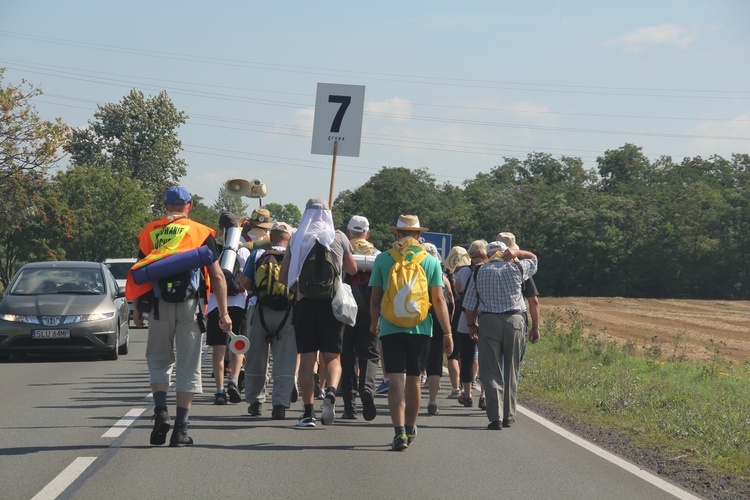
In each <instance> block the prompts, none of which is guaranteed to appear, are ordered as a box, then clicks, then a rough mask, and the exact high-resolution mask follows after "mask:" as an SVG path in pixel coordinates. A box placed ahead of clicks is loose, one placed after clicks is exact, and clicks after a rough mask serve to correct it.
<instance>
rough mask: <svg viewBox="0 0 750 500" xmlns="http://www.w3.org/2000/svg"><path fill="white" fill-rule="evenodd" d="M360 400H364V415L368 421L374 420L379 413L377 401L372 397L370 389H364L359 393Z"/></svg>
mask: <svg viewBox="0 0 750 500" xmlns="http://www.w3.org/2000/svg"><path fill="white" fill-rule="evenodd" d="M359 399H360V401H362V416H363V417H365V420H367V421H368V422H369V421H370V420H374V419H375V417H376V416H377V415H378V409H377V408H375V401H374V400H373V398H372V394H371V393H370V391H362V393H361V394H360V395H359Z"/></svg>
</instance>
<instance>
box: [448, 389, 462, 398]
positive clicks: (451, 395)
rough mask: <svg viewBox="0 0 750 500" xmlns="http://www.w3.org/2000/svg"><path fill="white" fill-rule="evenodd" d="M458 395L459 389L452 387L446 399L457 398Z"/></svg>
mask: <svg viewBox="0 0 750 500" xmlns="http://www.w3.org/2000/svg"><path fill="white" fill-rule="evenodd" d="M460 395H461V389H453V390H452V391H451V393H450V394H449V395H448V399H458V397H459V396H460Z"/></svg>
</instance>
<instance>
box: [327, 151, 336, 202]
mask: <svg viewBox="0 0 750 500" xmlns="http://www.w3.org/2000/svg"><path fill="white" fill-rule="evenodd" d="M338 150H339V141H334V142H333V165H331V190H330V192H329V193H328V208H329V209H331V210H333V182H334V179H335V177H336V153H337V152H338Z"/></svg>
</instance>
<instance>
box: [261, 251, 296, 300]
mask: <svg viewBox="0 0 750 500" xmlns="http://www.w3.org/2000/svg"><path fill="white" fill-rule="evenodd" d="M284 253H285V252H284V251H283V250H275V249H273V248H269V249H267V250H265V251H264V252H263V254H262V255H261V256H260V258H258V260H257V261H256V262H255V295H257V297H258V303H259V304H261V305H264V306H268V307H270V308H271V309H274V310H276V311H283V310H285V309H288V308H290V307H291V306H292V304H293V303H294V293H292V292H290V291H289V289H288V288H287V287H286V285H285V284H284V283H282V282H281V281H280V280H279V269H280V268H281V261H282V260H284Z"/></svg>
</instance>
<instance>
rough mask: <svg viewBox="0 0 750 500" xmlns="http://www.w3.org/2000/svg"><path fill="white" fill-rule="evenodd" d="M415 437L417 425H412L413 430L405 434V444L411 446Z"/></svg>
mask: <svg viewBox="0 0 750 500" xmlns="http://www.w3.org/2000/svg"><path fill="white" fill-rule="evenodd" d="M415 439H417V426H416V425H415V426H414V432H412V433H411V434H407V435H406V444H408V445H409V446H411V444H412V443H413V442H414V440H415Z"/></svg>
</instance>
